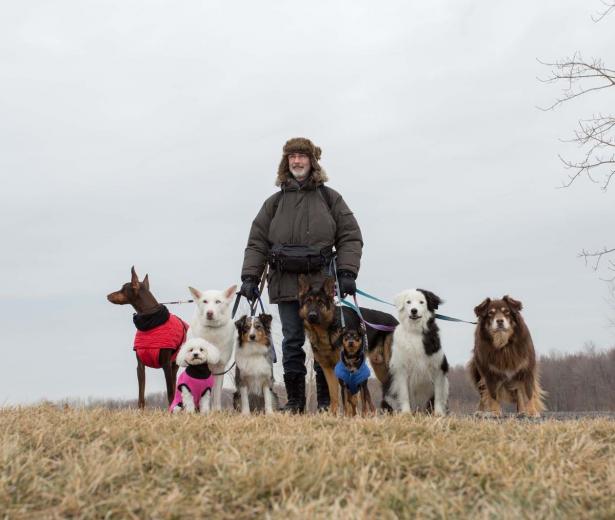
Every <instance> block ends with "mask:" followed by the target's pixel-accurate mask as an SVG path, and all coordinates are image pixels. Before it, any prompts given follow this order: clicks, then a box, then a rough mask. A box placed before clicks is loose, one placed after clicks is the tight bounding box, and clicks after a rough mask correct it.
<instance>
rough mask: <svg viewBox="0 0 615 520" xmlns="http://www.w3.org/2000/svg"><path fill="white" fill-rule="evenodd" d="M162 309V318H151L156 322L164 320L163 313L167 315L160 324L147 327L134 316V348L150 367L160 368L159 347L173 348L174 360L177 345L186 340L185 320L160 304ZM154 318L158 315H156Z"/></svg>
mask: <svg viewBox="0 0 615 520" xmlns="http://www.w3.org/2000/svg"><path fill="white" fill-rule="evenodd" d="M162 309H164V311H162ZM162 309H161V312H160V315H161V316H162V318H161V319H157V321H154V320H152V323H153V324H156V323H159V322H160V321H162V320H164V317H165V314H166V315H167V316H168V319H167V320H165V321H164V322H163V323H162V324H160V325H158V324H156V325H155V326H154V327H152V328H149V325H147V324H146V325H142V324H141V323H140V322H139V321H138V320H137V318H134V320H135V325H137V333H136V335H135V343H134V350H135V351H136V352H137V356H138V357H139V359H140V360H141V362H142V363H143V364H144V365H145V366H146V367H150V368H160V362H159V360H158V356H159V354H160V349H163V348H170V349H175V352H174V353H173V357H172V358H171V360H172V361H175V358H176V357H177V353H178V351H179V347H181V346H182V344H183V343H184V341H185V340H186V330H187V329H188V327H189V325H188V324H187V323H186V322H185V321H183V320H182V319H181V318H178V317H177V316H175V315H174V314H171V313H170V312H169V311H167V310H166V308H165V307H164V306H162ZM135 316H136V315H135ZM156 318H158V317H157V316H156ZM144 329H146V330H144Z"/></svg>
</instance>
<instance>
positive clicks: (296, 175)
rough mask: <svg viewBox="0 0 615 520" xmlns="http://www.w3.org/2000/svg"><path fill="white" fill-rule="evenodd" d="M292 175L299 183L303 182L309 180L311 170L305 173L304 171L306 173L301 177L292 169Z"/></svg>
mask: <svg viewBox="0 0 615 520" xmlns="http://www.w3.org/2000/svg"><path fill="white" fill-rule="evenodd" d="M290 173H292V174H293V177H294V178H295V179H296V180H297V181H299V182H302V181H304V180H305V179H307V178H308V175H309V174H310V170H305V171H304V173H302V174H301V175H299V174H297V173H295V172H294V171H293V170H292V169H291V170H290Z"/></svg>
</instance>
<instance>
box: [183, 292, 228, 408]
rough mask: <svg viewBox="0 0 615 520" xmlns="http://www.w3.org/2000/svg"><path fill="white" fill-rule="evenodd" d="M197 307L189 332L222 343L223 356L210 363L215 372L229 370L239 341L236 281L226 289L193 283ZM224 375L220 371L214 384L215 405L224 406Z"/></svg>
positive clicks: (193, 293) (218, 344) (214, 406)
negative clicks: (235, 316) (234, 306)
mask: <svg viewBox="0 0 615 520" xmlns="http://www.w3.org/2000/svg"><path fill="white" fill-rule="evenodd" d="M189 289H190V292H191V293H192V296H194V301H195V303H196V310H195V313H194V317H193V318H192V323H191V324H190V329H189V330H188V336H189V337H194V338H203V339H205V340H207V341H208V342H209V343H211V344H213V345H215V346H216V347H218V350H219V351H220V359H219V361H218V363H216V364H213V363H212V364H210V367H211V370H212V372H213V373H214V374H221V373H222V372H224V371H225V370H226V364H227V363H228V362H229V360H230V359H231V356H232V355H233V345H234V344H235V334H236V333H235V325H234V324H233V321H232V320H231V310H232V309H231V307H232V303H233V296H235V290H236V289H237V286H236V285H233V286H232V287H229V288H228V289H227V290H226V291H216V290H209V291H199V290H198V289H194V288H193V287H189ZM223 384H224V375H218V376H217V377H216V382H215V386H214V393H213V409H214V410H222V385H223Z"/></svg>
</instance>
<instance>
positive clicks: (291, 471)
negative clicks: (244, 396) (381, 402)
mask: <svg viewBox="0 0 615 520" xmlns="http://www.w3.org/2000/svg"><path fill="white" fill-rule="evenodd" d="M0 436H1V438H0V453H1V462H0V464H1V466H0V467H1V480H0V510H1V514H0V517H2V518H28V519H30V518H234V519H237V518H254V517H270V518H285V519H289V518H408V517H412V516H414V515H419V516H420V517H421V518H615V498H614V494H613V491H614V490H615V421H612V420H608V419H585V420H579V421H564V422H559V421H545V422H539V423H535V422H531V421H524V420H503V421H492V420H478V419H473V418H461V417H457V418H455V417H450V418H445V419H435V418H431V417H426V416H411V417H408V416H406V417H404V416H392V417H377V418H372V419H365V420H364V419H359V418H357V419H353V420H347V419H342V418H333V417H331V416H326V415H321V416H315V415H308V416H303V417H290V416H285V415H276V416H274V417H264V416H254V417H249V418H244V417H240V416H238V415H234V414H230V413H222V414H216V415H212V416H209V417H200V416H170V415H169V414H167V413H165V412H162V411H149V410H148V411H146V412H143V413H140V412H138V411H135V410H120V411H117V410H106V409H87V410H85V409H67V410H63V409H60V408H57V407H54V406H51V405H49V406H44V405H43V406H38V407H24V408H4V409H2V410H0Z"/></svg>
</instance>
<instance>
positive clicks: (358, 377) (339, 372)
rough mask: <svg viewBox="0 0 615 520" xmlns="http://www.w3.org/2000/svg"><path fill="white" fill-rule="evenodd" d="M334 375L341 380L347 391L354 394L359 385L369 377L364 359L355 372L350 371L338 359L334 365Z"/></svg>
mask: <svg viewBox="0 0 615 520" xmlns="http://www.w3.org/2000/svg"><path fill="white" fill-rule="evenodd" d="M335 376H336V377H337V378H338V379H340V380H341V381H343V382H344V384H345V385H346V388H348V391H349V392H350V393H351V394H352V395H354V394H356V393H357V392H358V391H359V386H361V384H363V383H365V381H367V380H368V379H369V376H370V371H369V367H368V366H367V363H366V362H365V360H363V363H361V366H360V367H359V370H357V371H356V372H351V371H350V370H348V369H347V368H346V365H344V363H342V362H341V361H338V362H337V365H335Z"/></svg>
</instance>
